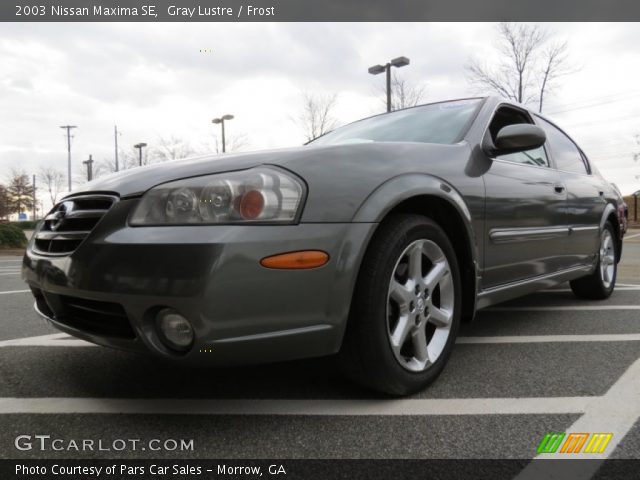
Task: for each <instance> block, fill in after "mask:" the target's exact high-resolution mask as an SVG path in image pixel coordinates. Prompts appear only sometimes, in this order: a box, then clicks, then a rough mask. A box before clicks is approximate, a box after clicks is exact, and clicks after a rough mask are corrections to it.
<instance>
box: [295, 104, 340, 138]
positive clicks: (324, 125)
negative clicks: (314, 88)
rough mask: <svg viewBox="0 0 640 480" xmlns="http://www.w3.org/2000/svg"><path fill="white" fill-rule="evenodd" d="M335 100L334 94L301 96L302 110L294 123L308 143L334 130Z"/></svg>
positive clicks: (335, 122) (335, 123)
mask: <svg viewBox="0 0 640 480" xmlns="http://www.w3.org/2000/svg"><path fill="white" fill-rule="evenodd" d="M337 100H338V95H337V94H335V93H334V94H328V95H319V94H316V95H314V94H311V93H308V92H304V93H303V94H302V110H301V112H300V115H299V116H298V118H297V119H295V121H297V123H298V124H299V125H300V126H301V127H302V129H303V130H304V133H305V136H306V138H307V141H308V142H310V141H311V140H313V139H314V138H318V137H319V136H321V135H324V134H325V133H327V132H329V131H331V130H333V129H334V128H336V126H337V125H338V121H337V120H336V119H335V117H334V116H333V111H334V109H335V106H336V102H337Z"/></svg>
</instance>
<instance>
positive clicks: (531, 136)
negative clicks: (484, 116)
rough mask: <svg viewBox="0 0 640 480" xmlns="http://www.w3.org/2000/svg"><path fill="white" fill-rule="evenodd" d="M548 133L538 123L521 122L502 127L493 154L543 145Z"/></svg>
mask: <svg viewBox="0 0 640 480" xmlns="http://www.w3.org/2000/svg"><path fill="white" fill-rule="evenodd" d="M546 139H547V135H546V134H545V133H544V130H543V129H541V128H540V127H538V126H537V125H531V124H529V123H519V124H516V125H507V126H506V127H502V128H501V129H500V131H499V132H498V135H497V136H496V141H495V142H494V143H495V150H494V151H493V152H492V153H493V154H501V155H503V154H507V153H515V152H523V151H525V150H532V149H534V148H538V147H541V146H542V145H543V144H544V142H545V140H546Z"/></svg>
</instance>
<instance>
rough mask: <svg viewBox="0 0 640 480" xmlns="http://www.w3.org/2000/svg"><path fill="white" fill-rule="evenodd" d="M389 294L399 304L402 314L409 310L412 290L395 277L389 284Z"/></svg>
mask: <svg viewBox="0 0 640 480" xmlns="http://www.w3.org/2000/svg"><path fill="white" fill-rule="evenodd" d="M389 296H390V297H391V298H392V299H393V300H394V301H395V302H396V303H397V304H398V307H400V312H401V313H402V314H405V313H408V312H409V302H410V301H411V292H410V291H409V289H408V288H407V286H406V285H402V284H401V283H400V282H398V281H397V280H396V279H395V278H393V279H392V280H391V285H390V286H389Z"/></svg>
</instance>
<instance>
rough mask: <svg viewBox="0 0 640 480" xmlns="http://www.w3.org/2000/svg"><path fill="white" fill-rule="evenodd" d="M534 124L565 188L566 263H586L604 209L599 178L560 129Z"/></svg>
mask: <svg viewBox="0 0 640 480" xmlns="http://www.w3.org/2000/svg"><path fill="white" fill-rule="evenodd" d="M536 123H537V124H538V125H539V126H540V127H542V128H543V129H544V131H545V133H546V134H547V149H548V151H549V154H550V157H551V161H552V167H553V168H554V169H555V172H556V173H555V175H556V176H557V178H558V180H559V181H560V182H561V183H562V184H563V185H565V187H566V189H567V222H568V226H569V238H568V241H567V243H566V244H565V248H566V256H567V259H568V262H569V264H570V265H578V264H585V263H589V262H590V261H591V260H592V259H593V256H594V255H595V254H596V253H597V250H598V245H599V243H600V219H601V218H602V215H603V213H604V208H605V206H606V200H605V196H604V195H605V192H604V190H603V185H602V179H601V178H600V177H599V176H597V175H592V172H591V169H590V167H589V162H588V161H587V158H586V157H585V155H584V154H583V153H582V152H581V151H580V149H579V148H578V146H577V145H576V144H575V143H574V142H573V140H571V139H570V138H569V137H568V136H567V135H566V134H565V133H564V132H563V131H562V130H560V129H559V128H558V127H556V126H555V125H553V124H552V123H551V122H548V121H547V120H544V119H543V118H540V117H537V116H536Z"/></svg>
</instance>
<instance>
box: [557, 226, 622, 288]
mask: <svg viewBox="0 0 640 480" xmlns="http://www.w3.org/2000/svg"><path fill="white" fill-rule="evenodd" d="M613 232H614V231H613V226H612V225H611V222H607V223H605V226H604V228H603V230H602V233H601V234H600V249H599V251H598V265H597V266H596V269H595V270H594V272H593V273H592V274H591V275H588V276H586V277H582V278H578V279H577V280H573V281H571V282H569V285H571V290H573V293H574V294H575V295H576V296H577V297H579V298H584V299H587V300H604V299H605V298H609V296H610V295H611V293H613V289H614V288H615V286H616V277H617V275H618V264H617V263H616V258H617V253H618V252H617V251H616V242H615V235H614V233H613Z"/></svg>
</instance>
